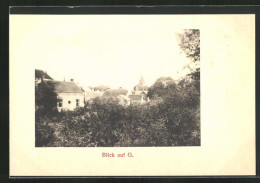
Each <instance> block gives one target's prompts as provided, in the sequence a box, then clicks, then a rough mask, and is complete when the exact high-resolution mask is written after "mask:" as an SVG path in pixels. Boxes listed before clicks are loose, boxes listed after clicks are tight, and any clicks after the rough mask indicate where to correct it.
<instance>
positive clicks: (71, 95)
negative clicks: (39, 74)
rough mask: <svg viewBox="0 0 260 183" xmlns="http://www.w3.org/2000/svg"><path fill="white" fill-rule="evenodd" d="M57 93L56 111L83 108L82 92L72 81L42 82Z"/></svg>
mask: <svg viewBox="0 0 260 183" xmlns="http://www.w3.org/2000/svg"><path fill="white" fill-rule="evenodd" d="M44 82H45V83H46V84H47V85H48V86H50V87H51V88H53V90H54V92H56V93H57V95H58V97H59V99H61V101H60V102H58V104H57V108H58V111H62V110H74V109H75V108H77V107H84V90H83V89H82V88H80V87H79V86H78V85H77V84H76V83H75V82H73V81H53V80H47V81H44Z"/></svg>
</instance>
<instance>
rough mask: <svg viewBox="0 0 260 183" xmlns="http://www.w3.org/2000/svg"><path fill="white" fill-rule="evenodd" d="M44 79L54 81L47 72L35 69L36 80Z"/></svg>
mask: <svg viewBox="0 0 260 183" xmlns="http://www.w3.org/2000/svg"><path fill="white" fill-rule="evenodd" d="M42 77H43V78H45V79H52V78H51V77H50V76H49V75H48V74H47V73H46V72H43V71H42V70H39V69H35V78H42ZM52 80H53V79H52Z"/></svg>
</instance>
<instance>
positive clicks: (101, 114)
mask: <svg viewBox="0 0 260 183" xmlns="http://www.w3.org/2000/svg"><path fill="white" fill-rule="evenodd" d="M76 9H77V8H74V10H76ZM70 10H73V8H70ZM17 13H19V12H17ZM9 19H10V33H9V34H10V37H9V42H10V48H9V50H10V51H9V54H10V56H9V57H10V83H9V85H10V99H9V100H10V124H9V125H10V175H11V176H219V175H222V176H223V175H224V176H226V175H255V16H254V15H247V14H238V15H231V14H224V15H215V14H214V15H213V14H210V15H186V14H185V15H184V14H183V15H176V14H167V15H166V14H163V15H159V14H151V15H148V14H144V15H139V14H131V15H130V14H126V15H125V14H105V15H100V14H84V15H83V14H80V15H79V14H75V15H72V14H66V15H65V14H57V15H56V14H55V15H54V14H37V15H36V14H26V15H21V14H12V15H10V17H9ZM241 27H242V28H241ZM151 165H152V166H151Z"/></svg>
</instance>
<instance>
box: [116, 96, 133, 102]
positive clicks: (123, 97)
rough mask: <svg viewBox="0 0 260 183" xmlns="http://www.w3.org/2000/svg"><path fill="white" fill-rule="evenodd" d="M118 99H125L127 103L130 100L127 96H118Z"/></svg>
mask: <svg viewBox="0 0 260 183" xmlns="http://www.w3.org/2000/svg"><path fill="white" fill-rule="evenodd" d="M117 97H118V98H122V99H124V100H126V101H128V100H130V98H129V97H128V96H125V95H118V96H117Z"/></svg>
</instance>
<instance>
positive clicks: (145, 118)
mask: <svg viewBox="0 0 260 183" xmlns="http://www.w3.org/2000/svg"><path fill="white" fill-rule="evenodd" d="M82 23H83V24H81V25H80V26H79V27H75V28H74V29H75V30H74V31H73V33H71V32H72V31H71V30H70V29H72V28H71V27H70V25H60V26H64V27H63V28H62V29H61V27H60V31H61V33H60V34H56V33H54V34H52V35H51V36H49V34H46V35H42V37H41V38H40V39H39V43H40V42H42V41H44V42H45V43H48V44H42V45H41V46H39V53H41V54H42V55H43V54H44V56H43V58H44V59H43V58H41V59H40V58H39V60H38V61H35V62H36V68H35V146H36V147H146V146H200V30H199V29H181V30H175V29H170V28H168V29H165V30H163V27H156V24H158V22H156V21H155V22H151V23H145V24H141V22H132V23H130V25H128V26H126V27H122V28H120V29H118V28H119V27H120V24H121V23H122V22H121V21H120V20H118V21H117V20H115V24H105V25H104V24H99V23H96V22H95V24H94V26H93V25H91V23H84V22H82ZM125 23H126V22H125ZM58 24H60V23H58ZM131 24H137V26H135V27H133V26H131ZM159 24H160V23H159ZM38 26H39V25H38ZM57 29H58V28H56V31H57ZM67 29H69V30H68V31H67ZM94 32H98V34H95V35H98V36H97V37H93V33H94ZM45 36H46V37H45ZM47 36H48V37H47ZM45 46H46V47H48V48H45ZM41 54H39V57H41ZM53 63H54V64H53Z"/></svg>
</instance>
